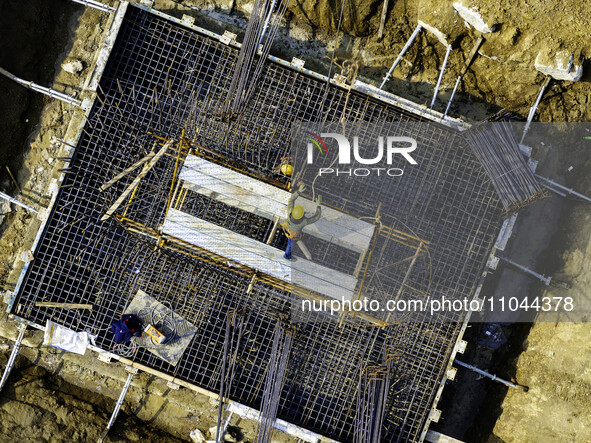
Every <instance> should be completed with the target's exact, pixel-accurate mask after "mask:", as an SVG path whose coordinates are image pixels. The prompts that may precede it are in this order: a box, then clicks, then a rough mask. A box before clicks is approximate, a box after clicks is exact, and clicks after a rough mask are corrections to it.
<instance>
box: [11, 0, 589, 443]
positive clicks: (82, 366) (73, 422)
mask: <svg viewBox="0 0 591 443" xmlns="http://www.w3.org/2000/svg"><path fill="white" fill-rule="evenodd" d="M105 3H109V4H114V2H112V1H105ZM452 3H453V2H452V1H450V0H444V1H441V0H430V1H427V0H423V1H421V2H419V1H417V0H404V1H400V0H396V1H393V0H390V1H389V8H388V14H387V19H386V25H385V32H384V36H383V37H382V38H378V37H377V35H376V33H377V29H378V27H379V22H380V15H381V11H382V2H378V1H372V0H350V1H347V3H346V4H345V7H344V8H343V17H342V20H339V17H340V6H341V3H340V2H336V1H334V0H295V1H293V2H292V3H291V5H290V10H289V12H288V14H287V16H286V23H285V25H286V26H285V28H284V29H283V30H282V31H281V32H280V36H279V38H278V40H277V41H276V44H275V47H274V48H273V53H275V54H276V55H279V56H281V57H283V58H285V59H291V57H294V56H297V57H299V58H302V59H304V60H305V61H306V67H307V68H309V69H313V70H316V71H319V72H321V73H325V74H331V75H332V74H334V73H335V72H340V71H341V66H342V63H343V61H345V60H350V61H354V62H355V64H356V66H357V71H356V75H357V78H358V79H360V80H363V81H365V82H368V83H373V84H376V83H377V84H379V83H380V82H381V78H382V77H383V76H384V74H385V73H386V71H387V70H388V67H389V65H390V64H391V63H392V61H393V60H394V58H395V57H396V55H397V54H398V52H399V51H400V49H401V48H402V46H403V45H404V43H405V42H406V40H407V39H408V37H409V36H410V34H411V33H412V31H413V29H414V27H415V26H416V23H417V20H421V19H424V20H427V19H429V20H431V19H432V18H433V17H436V16H438V14H440V12H439V11H443V13H445V14H449V12H450V8H451V4H452ZM466 4H468V5H474V4H476V5H477V6H478V7H479V9H480V13H481V14H482V16H483V17H485V18H486V19H487V21H489V22H490V23H491V24H495V25H496V32H494V33H491V34H487V35H486V36H485V38H486V40H485V42H484V43H483V45H482V47H481V48H480V51H479V54H478V56H477V57H476V59H475V61H474V62H473V64H472V66H471V67H470V69H469V70H468V71H467V74H466V76H465V77H464V79H463V81H462V82H461V84H460V88H459V91H458V95H457V96H456V98H455V100H454V105H452V107H451V111H450V113H451V115H453V116H456V117H461V118H464V119H466V120H472V121H474V120H476V121H478V120H482V119H484V118H486V117H487V116H489V115H491V114H493V113H495V112H497V111H498V110H500V109H502V108H505V109H507V110H510V111H513V112H515V113H516V114H517V115H521V116H525V115H527V113H528V110H529V106H530V105H531V104H532V103H533V102H534V100H535V97H536V95H537V93H538V91H539V88H540V85H541V83H542V82H543V80H544V76H543V75H542V74H540V73H538V72H537V71H536V70H535V69H534V66H533V65H534V61H535V59H536V56H537V54H538V53H539V52H540V51H557V50H564V51H571V52H572V53H573V54H574V57H575V58H577V59H578V58H579V57H582V58H585V57H589V56H591V54H590V51H591V43H590V40H589V39H588V30H589V29H591V23H590V22H589V20H590V17H591V8H589V6H588V5H587V4H586V3H585V2H577V1H575V0H565V1H553V2H549V1H546V0H527V1H526V2H521V3H516V2H511V1H510V0H500V1H497V0H494V1H492V0H479V1H471V2H470V3H466ZM251 5H252V3H251V2H245V1H243V0H227V1H226V0H219V1H215V2H212V1H209V0H203V1H200V0H184V1H172V0H157V1H156V4H155V7H156V9H159V10H162V11H164V12H167V13H169V14H172V15H175V16H177V17H181V16H182V14H189V15H192V16H194V17H195V18H196V24H198V25H201V26H204V27H208V28H210V29H213V30H215V31H218V32H220V31H223V30H224V29H230V30H233V31H234V32H237V33H239V34H240V28H241V27H242V28H243V27H244V23H245V18H246V17H247V16H248V12H249V10H250V9H249V8H250V7H251ZM452 15H453V14H452ZM215 20H219V22H218V21H215ZM106 22H107V15H106V14H103V13H101V12H99V11H96V10H91V9H87V10H85V9H84V8H82V7H81V6H79V5H76V4H73V3H71V2H68V1H65V0H60V1H54V2H45V1H43V0H20V1H19V2H14V1H11V0H0V29H2V32H1V33H0V66H1V67H3V68H5V69H7V70H8V71H10V72H12V73H13V74H15V75H18V76H20V77H23V78H25V79H28V80H33V81H35V82H38V83H40V84H42V85H47V86H53V87H54V88H56V89H59V90H61V91H65V92H67V93H69V94H73V95H78V94H79V93H80V85H81V84H82V83H83V81H84V78H85V77H86V76H87V74H88V67H89V66H91V64H92V59H93V55H94V53H95V52H96V50H97V49H98V47H99V44H100V35H101V33H102V32H103V31H104V29H105V26H106ZM220 22H221V23H222V24H220ZM339 22H340V27H339ZM442 23H447V25H445V26H441V28H440V30H441V31H442V32H443V33H444V34H446V35H447V36H448V37H449V42H450V43H452V44H453V48H454V49H453V51H452V52H451V55H450V59H449V63H448V67H447V70H446V72H445V74H444V76H443V81H442V88H441V92H440V95H439V97H438V99H437V101H436V104H435V108H436V109H438V110H442V109H444V108H445V106H446V103H447V100H448V98H449V96H450V93H451V89H452V87H453V85H454V83H455V79H456V76H457V75H458V73H459V71H460V70H461V68H462V66H463V65H464V63H465V60H466V57H467V54H468V53H469V52H470V49H471V48H472V45H473V44H474V41H475V40H476V38H477V36H478V33H477V32H475V31H474V30H473V29H470V28H469V27H467V26H466V25H465V24H464V22H463V20H461V19H458V18H457V17H455V18H454V17H452V19H451V20H448V21H443V22H442ZM337 28H339V32H336V29H337ZM444 55H445V47H444V46H443V44H442V43H441V42H440V41H438V39H437V38H436V37H434V36H433V35H432V34H429V33H426V32H422V33H421V34H420V35H419V37H418V39H417V41H416V42H415V44H414V45H413V46H412V47H411V48H410V50H409V51H408V52H407V54H406V55H405V57H404V59H403V61H402V63H401V64H400V65H399V67H398V68H397V70H396V72H395V73H394V76H393V78H392V80H391V81H390V82H389V83H388V84H387V85H386V89H387V90H389V91H391V92H394V93H396V94H398V95H401V96H403V97H406V98H409V99H412V100H414V101H416V102H418V103H429V102H430V100H431V96H432V93H433V86H434V84H435V82H436V81H437V77H438V75H439V68H440V66H441V63H442V61H443V58H444ZM70 60H80V61H81V62H82V65H83V70H82V71H81V72H80V73H77V74H70V73H67V72H65V71H63V70H61V68H60V65H61V64H62V63H63V62H65V61H70ZM583 66H584V74H583V78H582V80H581V81H579V82H568V81H553V82H552V83H551V84H550V87H549V88H548V90H547V92H546V94H545V96H544V98H543V100H542V102H541V104H540V107H539V109H538V114H537V118H539V120H540V121H587V120H590V117H591V111H590V108H591V107H590V103H591V87H590V83H589V80H591V66H590V65H589V62H585V63H584V65H583ZM73 114H74V111H73V109H72V108H71V107H70V106H69V105H65V104H62V103H61V102H58V101H54V100H50V99H46V98H44V97H42V96H40V95H36V94H32V93H30V92H28V91H27V90H25V89H23V88H22V87H20V86H18V85H16V84H14V83H13V82H11V81H9V80H7V79H6V78H4V77H0V129H1V130H2V137H0V190H1V191H3V192H7V193H9V194H11V195H14V196H16V197H18V198H20V199H22V200H23V201H24V202H25V203H27V204H31V205H33V206H35V207H36V208H42V207H44V206H47V204H48V203H49V200H48V195H49V190H48V184H49V182H50V180H51V178H52V177H55V176H56V174H57V169H58V168H59V167H60V161H59V160H54V158H53V157H54V156H56V154H57V150H58V149H57V147H56V146H55V144H53V143H52V142H51V140H52V137H54V136H55V137H62V136H63V135H64V133H65V130H66V128H67V125H68V123H69V121H70V119H71V117H72V115H73ZM589 143H590V144H591V142H589ZM534 148H535V149H534V157H535V158H537V159H539V160H540V162H541V163H540V164H541V168H542V171H546V172H548V173H552V174H554V175H553V177H555V178H556V179H557V180H559V181H561V182H562V183H564V184H566V185H567V186H569V187H572V188H574V189H576V190H578V191H580V192H583V193H587V194H591V176H590V175H589V174H588V173H587V171H588V170H589V167H590V166H591V148H589V149H586V148H584V147H583V148H581V147H576V148H572V149H568V147H565V146H558V145H557V146H543V145H540V146H535V147H534ZM5 166H8V168H9V169H10V171H11V172H12V173H13V175H15V177H16V179H17V181H18V183H19V186H20V188H21V191H20V192H19V191H18V190H17V189H16V185H15V184H14V183H13V181H12V179H11V178H10V176H9V173H8V170H7V169H6V167H5ZM571 166H573V168H574V169H572V172H568V168H569V167H571ZM540 204H544V203H540ZM548 208H550V209H551V210H552V211H558V212H556V213H555V214H554V216H553V215H552V214H550V215H548V214H546V215H544V213H545V212H546V213H547V212H549V211H550V209H547V210H544V209H538V210H537V211H539V212H535V211H536V209H533V208H532V209H531V211H533V212H532V213H529V215H528V213H526V214H525V217H524V219H525V221H524V224H523V225H521V227H520V228H519V229H518V231H519V232H518V233H519V235H521V236H527V235H528V232H535V231H536V229H535V226H536V222H537V220H539V217H538V214H542V215H543V216H544V217H545V218H547V219H548V220H554V221H552V222H551V225H552V228H551V229H550V230H549V233H548V235H547V238H546V240H544V241H547V242H548V245H547V246H544V247H543V248H541V249H543V250H542V252H541V253H538V252H535V253H534V252H533V251H538V249H540V248H537V249H536V248H531V249H528V247H523V248H522V253H523V254H524V257H525V258H528V259H529V260H531V263H532V264H533V265H535V266H536V267H537V269H538V270H540V271H541V272H544V273H546V275H555V276H559V277H560V278H561V279H563V280H565V281H569V282H570V283H571V284H572V285H573V288H572V289H571V291H573V292H572V293H573V294H579V296H580V297H585V294H586V293H587V292H588V288H589V284H590V280H591V266H590V265H589V263H590V262H589V260H587V257H588V255H589V253H591V249H590V248H591V246H590V245H589V242H590V240H589V239H590V238H591V206H590V205H589V204H587V203H581V202H579V201H575V200H572V199H571V200H565V201H563V202H562V203H554V204H553V205H551V206H548ZM0 212H1V213H2V214H0V217H1V218H2V219H3V222H2V224H1V225H0V234H1V237H0V251H1V254H0V280H2V282H3V284H4V289H6V290H11V289H12V288H13V287H14V283H15V281H16V276H18V273H19V270H20V268H21V267H22V265H23V262H22V252H23V251H25V250H27V249H28V248H30V245H31V243H32V239H33V237H34V235H35V233H36V229H37V228H38V226H39V223H38V221H37V219H36V218H35V217H33V216H32V215H31V214H30V213H28V212H26V211H24V210H22V209H20V208H18V209H17V208H15V207H14V206H12V207H11V206H10V205H6V204H3V205H0ZM558 214H559V215H558ZM545 218H544V220H545ZM528 220H529V223H530V224H529V225H528ZM554 225H555V226H554ZM534 237H535V236H534ZM532 238H533V237H532ZM532 241H533V240H532ZM536 241H539V239H536ZM525 243H526V242H525ZM528 251H529V252H528ZM528 253H529V254H530V256H528V255H527V254H528ZM516 287H517V286H516ZM523 288H524V289H523V290H525V291H529V293H530V295H535V294H544V293H546V292H545V291H548V289H547V288H545V287H541V286H540V285H536V284H529V285H525V286H524V287H523ZM553 290H554V289H551V291H553ZM2 321H3V322H5V321H6V319H5V318H3V320H2ZM477 328H478V326H477V325H476V326H474V327H473V330H474V331H476V330H477ZM0 329H1V331H0V333H1V334H2V335H4V336H5V337H8V338H9V339H10V340H14V330H11V331H12V332H6V331H7V330H9V329H10V328H8V326H6V327H2V328H0ZM504 329H505V332H506V334H507V336H508V338H509V342H508V344H507V346H506V347H505V348H504V349H502V350H500V351H496V352H491V351H488V350H483V349H475V348H474V347H472V348H470V349H469V355H470V356H471V358H472V360H473V362H474V363H477V364H481V365H482V366H481V367H486V368H489V370H491V372H496V373H497V374H498V375H499V376H502V377H505V378H508V379H515V380H517V381H519V383H521V384H524V385H528V386H529V387H530V391H529V392H528V393H523V392H521V391H516V390H507V389H506V388H504V387H502V386H501V385H496V384H494V383H493V382H490V381H488V380H485V379H477V377H475V376H474V375H473V374H472V373H469V372H465V371H462V370H460V371H459V372H458V379H457V381H456V382H454V385H455V386H458V385H460V384H461V385H462V386H463V389H457V388H454V387H453V386H452V387H450V388H451V389H449V391H450V393H451V394H450V395H449V396H448V398H444V401H443V402H442V404H443V405H444V406H445V405H447V406H446V407H445V409H444V413H443V416H444V420H443V421H442V423H440V424H439V425H438V426H437V427H438V429H440V430H442V431H445V432H446V433H448V434H449V435H452V436H454V437H456V438H463V439H464V440H465V441H467V442H483V441H490V442H501V441H503V442H519V443H521V442H562V441H573V442H588V441H591V421H590V414H589V413H588V411H590V410H591V373H590V372H589V371H590V370H589V362H590V361H591V353H590V352H591V351H590V348H589V343H591V328H589V327H588V325H587V324H586V323H568V322H555V323H536V324H534V325H533V326H532V325H505V326H504ZM476 335H477V332H470V330H469V334H468V336H470V337H473V338H475V337H476ZM32 346H33V348H34V349H35V352H33V353H28V352H29V351H26V352H24V355H26V356H25V357H19V359H18V360H17V365H16V369H15V372H14V373H13V375H12V376H11V377H10V378H9V380H8V384H7V386H6V388H5V390H4V391H3V392H2V394H1V396H0V435H1V438H0V441H26V440H33V441H93V440H96V438H97V436H98V434H99V433H100V432H101V431H102V429H103V428H104V426H105V425H106V422H107V420H108V416H109V414H110V411H111V410H112V407H113V405H114V399H115V398H116V397H117V395H118V392H119V390H120V389H121V387H122V385H123V382H124V380H125V372H124V371H123V369H122V368H120V367H119V368H118V369H117V371H118V372H117V373H116V374H115V373H114V371H115V370H114V369H109V367H107V366H105V367H102V366H97V363H96V362H94V363H92V364H91V363H87V362H89V361H90V360H88V359H84V358H80V359H76V360H72V359H71V358H70V359H69V357H68V356H63V355H61V354H57V353H55V352H51V351H50V350H47V351H43V352H39V349H40V348H39V344H38V340H37V342H35V343H33V344H32ZM472 346H473V345H472ZM33 348H32V349H33ZM9 350H10V347H9V346H8V345H6V346H2V348H1V349H0V351H1V355H0V366H2V367H3V366H4V365H5V362H6V360H7V356H8V352H9ZM48 353H50V354H51V355H49V357H47V355H48ZM42 355H45V357H42ZM47 358H49V361H50V364H49V363H48V364H47V365H45V364H44V366H43V367H41V366H37V364H41V362H42V361H45V360H44V359H47ZM44 368H47V369H44ZM64 368H65V369H64ZM66 369H67V370H66ZM104 373H109V374H111V378H108V379H107V378H106V377H107V376H104ZM100 374H103V375H100ZM134 383H135V382H134ZM134 386H135V387H134V388H133V389H132V391H133V392H135V393H132V395H130V397H129V399H128V400H127V401H126V403H125V405H124V408H123V412H122V415H121V417H120V419H119V420H118V421H117V423H116V426H115V428H114V429H113V430H112V432H111V433H110V434H109V438H110V439H111V440H112V441H175V439H176V438H181V439H185V440H187V439H188V433H189V431H190V430H191V429H194V428H195V427H199V428H200V429H201V430H202V431H203V432H204V433H205V434H207V429H208V428H209V427H210V426H213V425H215V414H216V405H215V403H212V402H210V401H208V399H207V398H205V397H203V396H198V395H195V394H193V393H186V392H185V394H175V393H174V392H170V390H169V389H168V390H167V389H166V388H165V387H163V386H162V383H160V382H159V381H154V380H153V378H149V377H144V378H139V379H138V381H137V383H136V384H135V385H134ZM142 386H143V388H142ZM164 386H165V385H164ZM181 392H182V390H181ZM454 396H455V397H454ZM450 405H452V406H450ZM134 417H139V418H141V419H143V420H144V422H141V421H139V420H138V419H136V418H134ZM234 423H235V424H238V425H239V426H241V427H242V428H243V430H244V434H245V435H246V436H247V438H248V437H249V436H250V437H252V436H253V435H254V425H253V424H252V423H249V422H247V421H243V422H242V423H241V422H240V421H238V422H236V421H235V422H234ZM153 426H156V427H157V428H158V429H165V430H166V431H161V430H158V429H156V428H154V427H153ZM164 432H168V434H166V433H164Z"/></svg>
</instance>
